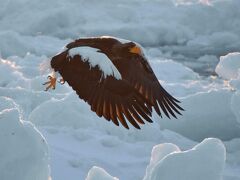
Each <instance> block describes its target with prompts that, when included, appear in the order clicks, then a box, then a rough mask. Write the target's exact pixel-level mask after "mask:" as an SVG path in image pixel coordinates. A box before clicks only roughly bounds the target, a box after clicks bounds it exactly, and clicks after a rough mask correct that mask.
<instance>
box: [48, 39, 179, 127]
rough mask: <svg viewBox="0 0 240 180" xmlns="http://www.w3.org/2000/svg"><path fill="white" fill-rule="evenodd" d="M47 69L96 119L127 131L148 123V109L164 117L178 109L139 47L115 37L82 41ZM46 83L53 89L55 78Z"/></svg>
mask: <svg viewBox="0 0 240 180" xmlns="http://www.w3.org/2000/svg"><path fill="white" fill-rule="evenodd" d="M50 63H51V68H52V69H53V70H54V71H53V72H58V73H60V75H61V76H62V79H61V81H60V82H61V83H62V84H63V83H64V82H65V81H66V82H67V83H68V84H69V85H70V86H71V87H72V88H73V90H75V91H76V93H77V94H78V96H79V97H80V98H81V99H83V100H84V101H85V102H87V103H88V104H89V105H90V106H91V110H92V111H94V112H96V114H97V115H98V116H99V117H102V116H103V117H104V118H105V119H107V120H108V121H110V120H111V121H112V122H113V123H114V124H115V125H117V126H119V122H121V124H122V125H123V126H124V127H125V128H127V129H129V126H128V124H127V121H129V122H130V123H131V124H132V125H133V126H134V127H135V128H137V129H140V126H139V124H145V121H147V122H152V120H151V116H152V108H154V109H155V111H156V112H157V114H158V115H159V116H161V117H162V113H164V114H165V115H166V116H167V117H168V118H170V116H173V117H175V118H176V115H175V114H176V113H177V114H180V115H181V113H180V111H181V110H184V109H183V108H181V107H180V106H179V105H178V103H180V102H179V101H178V100H177V99H175V98H174V97H172V96H171V95H170V94H169V93H168V92H167V91H166V90H165V89H164V88H163V87H162V86H161V85H160V83H159V81H158V79H157V78H156V76H155V74H154V72H153V70H152V68H151V67H150V65H149V63H148V61H147V59H146V57H145V56H144V54H143V51H142V48H141V47H140V45H139V44H137V43H135V42H132V41H128V40H123V39H119V38H115V37H109V36H101V37H91V38H81V39H77V40H75V41H74V42H71V43H69V44H67V45H66V47H65V49H64V50H63V51H62V52H60V53H58V54H57V55H55V56H54V57H52V59H51V61H50ZM48 78H49V81H48V82H46V83H44V85H48V86H47V88H46V91H47V90H48V89H49V88H52V89H55V86H56V79H57V77H56V76H55V75H52V76H48Z"/></svg>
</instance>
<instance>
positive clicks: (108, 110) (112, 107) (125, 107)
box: [51, 50, 152, 129]
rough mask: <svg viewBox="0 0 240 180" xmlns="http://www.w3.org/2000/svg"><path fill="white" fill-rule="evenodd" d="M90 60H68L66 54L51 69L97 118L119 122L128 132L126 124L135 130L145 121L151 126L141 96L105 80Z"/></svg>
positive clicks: (128, 86) (76, 57) (109, 77)
mask: <svg viewBox="0 0 240 180" xmlns="http://www.w3.org/2000/svg"><path fill="white" fill-rule="evenodd" d="M98 53H99V54H102V53H100V52H98ZM89 60H90V59H86V58H84V57H83V56H81V55H80V54H77V55H72V56H70V55H69V52H68V50H66V51H64V52H62V53H60V54H58V55H56V56H54V57H53V58H52V60H51V66H52V68H53V69H54V70H55V71H58V72H59V73H60V74H61V76H62V77H63V79H64V80H65V81H66V82H68V84H69V85H70V86H71V87H72V88H73V90H75V91H76V93H77V94H78V96H79V97H80V98H81V99H83V100H84V101H86V102H87V103H88V104H89V105H90V106H91V110H92V111H94V112H96V114H97V115H98V116H99V117H102V116H103V117H105V119H107V120H108V121H110V120H111V121H112V122H113V123H114V124H116V125H117V126H119V121H120V122H121V124H122V125H123V126H124V127H125V128H127V129H128V128H129V126H128V124H127V120H128V121H129V122H130V123H131V124H132V125H133V126H134V127H136V128H138V129H140V126H139V124H144V123H145V122H144V120H146V121H148V122H152V120H151V118H150V117H151V111H150V109H149V107H147V106H146V104H145V98H144V97H143V96H142V94H140V93H139V92H138V91H137V90H136V89H135V88H134V87H132V86H131V84H130V83H129V82H128V81H126V80H125V79H117V78H115V77H114V75H107V76H104V72H103V71H102V69H101V68H100V66H98V65H96V66H92V65H91V63H90V62H89Z"/></svg>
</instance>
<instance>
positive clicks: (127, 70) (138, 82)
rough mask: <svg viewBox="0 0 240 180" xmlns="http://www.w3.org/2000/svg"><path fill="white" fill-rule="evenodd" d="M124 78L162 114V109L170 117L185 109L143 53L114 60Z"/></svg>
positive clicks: (149, 104)
mask: <svg viewBox="0 0 240 180" xmlns="http://www.w3.org/2000/svg"><path fill="white" fill-rule="evenodd" d="M113 63H114V64H115V65H116V67H117V68H118V70H119V72H120V73H121V75H122V77H123V79H126V80H127V81H128V82H129V83H130V84H131V85H132V86H133V87H134V88H135V89H136V90H137V91H138V92H139V93H140V94H141V95H142V96H143V97H144V98H145V99H146V100H147V102H148V106H150V107H154V109H155V111H156V112H157V113H158V114H159V115H160V116H162V113H161V110H162V111H163V112H164V114H165V115H166V116H167V117H168V118H170V115H169V113H170V114H171V115H172V116H173V117H175V118H177V117H176V115H175V114H176V113H177V114H180V115H181V112H180V111H181V110H184V109H183V108H182V107H180V106H179V105H178V103H180V102H179V101H178V100H177V99H175V98H174V97H172V96H171V95H170V94H169V93H168V92H167V91H166V90H165V89H164V88H163V87H162V86H161V85H160V83H159V81H158V79H157V77H156V76H155V74H154V72H153V70H152V68H151V67H150V65H149V63H148V61H147V60H146V58H145V57H144V55H143V54H133V53H132V54H131V56H128V57H127V58H126V57H118V59H115V60H113Z"/></svg>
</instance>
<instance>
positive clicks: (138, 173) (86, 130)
mask: <svg viewBox="0 0 240 180" xmlns="http://www.w3.org/2000/svg"><path fill="white" fill-rule="evenodd" d="M0 3H1V6H0V129H1V131H0V135H1V136H0V147H1V148H0V159H1V161H0V179H1V180H16V178H15V177H13V176H14V175H16V176H18V178H17V179H18V180H28V179H29V180H33V179H34V178H35V179H37V180H47V179H48V178H50V176H51V178H52V180H66V179H71V180H79V179H87V180H95V179H96V178H98V179H99V178H102V179H104V180H107V179H109V180H110V179H111V180H115V179H120V180H143V179H144V180H146V179H147V180H150V179H151V180H153V179H154V178H155V179H156V178H157V179H159V178H161V179H164V178H165V179H167V180H169V179H171V180H172V179H173V178H174V180H175V179H176V176H177V178H178V179H180V178H182V179H184V178H185V179H184V180H188V179H187V178H190V179H191V180H193V179H194V180H197V178H201V180H202V179H204V180H240V171H239V169H240V158H239V157H240V114H239V109H240V73H239V72H240V71H239V70H240V67H239V66H240V64H239V62H240V56H239V53H240V52H239V47H240V32H239V29H240V11H239V6H240V1H239V0H208V1H204V0H172V1H169V0H148V1H145V0H131V1H129V0H115V1H110V0H102V1H97V0H91V1H85V0H71V1H67V0H58V1H46V0H41V1H40V0H8V1H6V0H0ZM98 35H101V36H102V35H107V36H116V37H119V38H122V39H130V40H133V41H135V42H137V43H139V44H141V45H142V46H143V48H144V54H145V55H146V57H147V58H148V60H149V62H150V64H151V65H152V67H153V70H154V72H155V73H156V76H157V78H158V79H159V81H160V83H161V84H162V86H163V87H164V88H166V90H167V91H169V92H170V93H171V94H172V95H173V96H175V97H177V98H178V99H180V100H181V102H182V104H181V105H182V106H183V107H184V109H185V110H186V111H185V112H183V116H178V119H177V120H175V119H172V120H168V119H166V118H163V119H160V118H159V117H158V116H157V115H156V113H154V114H153V120H154V123H152V124H146V125H144V126H143V127H142V129H141V131H139V130H136V129H133V128H131V129H130V130H126V129H124V128H122V127H116V126H114V124H113V123H111V122H108V121H106V120H104V119H103V118H99V117H98V116H97V115H96V114H94V113H92V112H91V110H90V108H89V106H88V105H87V104H86V103H84V102H83V101H82V100H79V98H78V96H77V95H76V94H75V92H73V91H72V88H71V87H69V86H68V85H67V84H65V85H60V84H58V85H57V88H56V90H55V91H49V92H45V91H44V87H43V86H42V83H43V82H45V81H46V80H47V75H48V73H50V72H48V71H41V70H40V68H39V67H40V66H41V65H43V64H44V62H49V59H50V58H51V57H53V56H54V55H55V54H57V53H58V52H60V51H62V50H63V47H64V46H65V45H66V44H67V43H69V42H71V41H72V40H74V39H76V38H79V37H90V36H98ZM81 53H82V52H81ZM110 70H111V69H110ZM109 73H110V74H111V73H112V71H109ZM35 126H36V127H35ZM43 136H44V137H43ZM205 138H210V139H206V140H204V139H205ZM216 138H217V139H216ZM218 139H219V140H218ZM202 140H204V141H202ZM220 140H221V141H220ZM201 141H202V142H201ZM225 149H226V153H225ZM48 151H49V152H48ZM151 152H152V155H151ZM225 158H226V161H225ZM206 160H208V161H207V162H206ZM149 162H150V163H149ZM224 164H225V166H224ZM7 169H14V171H11V172H14V173H11V172H10V171H8V170H7ZM179 169H180V170H181V172H182V173H181V174H178V173H179ZM190 170H191V173H190V172H188V171H190ZM208 170H209V171H210V170H211V172H212V173H210V172H209V171H208ZM202 172H204V173H202ZM165 175H166V176H165Z"/></svg>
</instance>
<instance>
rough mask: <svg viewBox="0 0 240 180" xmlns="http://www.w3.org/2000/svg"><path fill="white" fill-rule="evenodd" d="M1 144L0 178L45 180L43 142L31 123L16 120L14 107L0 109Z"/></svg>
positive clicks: (45, 145) (47, 161)
mask: <svg viewBox="0 0 240 180" xmlns="http://www.w3.org/2000/svg"><path fill="white" fill-rule="evenodd" d="M2 102H3V103H5V104H6V103H8V100H7V101H2V99H1V103H2ZM6 108H7V106H6ZM0 146H1V148H0V158H1V161H0V169H1V171H0V179H2V180H14V179H19V180H33V179H35V180H48V178H49V175H50V171H49V159H48V158H49V156H48V147H47V144H46V141H45V139H44V138H43V136H42V135H41V133H40V132H39V131H38V130H37V129H36V128H35V127H34V126H33V125H32V123H30V122H26V121H22V120H20V119H19V113H18V110H17V109H16V108H12V109H11V108H8V109H5V110H2V111H1V112H0Z"/></svg>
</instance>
